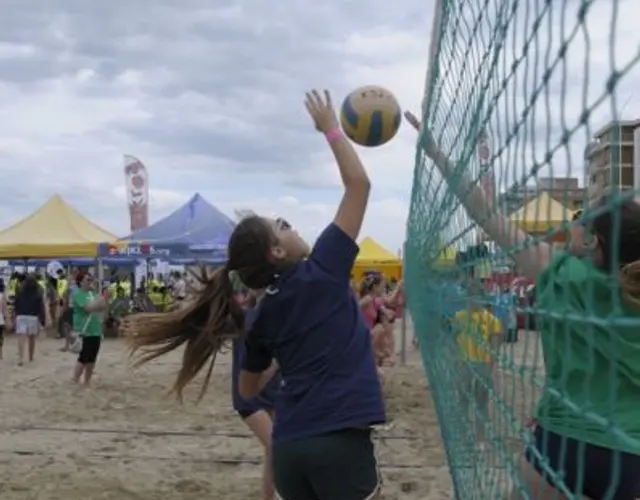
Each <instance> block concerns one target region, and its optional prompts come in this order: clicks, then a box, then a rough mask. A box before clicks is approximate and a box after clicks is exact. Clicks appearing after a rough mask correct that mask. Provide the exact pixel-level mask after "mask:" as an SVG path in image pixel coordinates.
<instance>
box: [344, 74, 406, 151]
mask: <svg viewBox="0 0 640 500" xmlns="http://www.w3.org/2000/svg"><path fill="white" fill-rule="evenodd" d="M401 121H402V111H401V110H400V105H399V104H398V101H397V100H396V98H395V97H394V96H393V94H392V93H391V92H389V91H388V90H387V89H384V88H382V87H377V86H374V85H369V86H366V87H360V88H359V89H356V90H354V91H353V92H351V93H350V94H349V95H348V96H347V98H346V99H345V100H344V102H343V103H342V109H341V110H340V123H341V125H342V130H344V133H345V135H346V136H347V137H349V139H351V140H352V141H353V142H355V143H356V144H360V145H361V146H369V147H373V146H380V145H382V144H384V143H386V142H389V141H390V140H391V139H393V136H394V135H396V133H397V132H398V129H399V128H400V123H401Z"/></svg>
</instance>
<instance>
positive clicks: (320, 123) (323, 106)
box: [304, 90, 340, 134]
mask: <svg viewBox="0 0 640 500" xmlns="http://www.w3.org/2000/svg"><path fill="white" fill-rule="evenodd" d="M305 96H306V98H305V100H304V105H305V107H306V108H307V111H308V112H309V115H310V116H311V119H312V120H313V124H314V125H315V127H316V130H317V131H318V132H322V133H323V134H326V133H328V132H331V131H334V130H339V129H340V126H339V125H338V118H337V117H336V112H335V110H334V109H333V103H332V102H331V94H330V93H329V91H328V90H325V91H324V98H323V97H322V96H321V95H320V92H318V91H317V90H312V91H311V92H307V93H306V94H305Z"/></svg>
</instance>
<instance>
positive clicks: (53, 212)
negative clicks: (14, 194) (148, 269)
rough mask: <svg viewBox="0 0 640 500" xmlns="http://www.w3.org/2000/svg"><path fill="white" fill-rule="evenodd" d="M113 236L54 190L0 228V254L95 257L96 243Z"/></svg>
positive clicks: (0, 256) (114, 238)
mask: <svg viewBox="0 0 640 500" xmlns="http://www.w3.org/2000/svg"><path fill="white" fill-rule="evenodd" d="M116 239H117V237H116V236H115V235H113V234H111V233H109V232H108V231H105V230H104V229H102V228H101V227H100V226H98V225H96V224H94V223H93V222H91V221H90V220H89V219H87V218H86V217H84V216H83V215H82V214H80V213H79V212H78V211H77V210H75V209H74V208H73V207H71V206H70V205H68V204H67V202H65V201H64V200H63V199H62V198H61V197H60V195H58V194H55V195H53V196H52V197H51V198H50V199H49V200H48V201H47V202H46V203H45V204H44V205H42V206H41V207H40V208H39V209H38V210H36V211H35V212H34V213H32V214H31V215H29V216H28V217H26V218H24V219H22V220H21V221H19V222H16V223H15V224H14V225H13V226H10V227H8V228H7V229H5V230H4V231H0V258H15V259H20V258H24V259H41V258H63V257H95V256H96V255H97V246H98V243H100V242H105V241H115V240H116Z"/></svg>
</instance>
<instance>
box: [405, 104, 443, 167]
mask: <svg viewBox="0 0 640 500" xmlns="http://www.w3.org/2000/svg"><path fill="white" fill-rule="evenodd" d="M404 118H405V119H406V120H407V121H408V122H409V123H410V124H411V126H412V127H413V128H415V129H416V130H417V131H418V132H420V131H422V140H421V145H422V149H424V152H425V153H426V154H427V156H429V157H430V158H432V159H434V158H435V157H436V156H438V154H440V148H439V147H438V145H437V144H436V141H435V139H434V138H433V135H432V134H431V130H429V129H428V128H427V127H424V130H422V129H423V127H422V123H421V122H420V120H418V118H417V117H416V115H414V114H413V113H412V112H411V111H405V112H404Z"/></svg>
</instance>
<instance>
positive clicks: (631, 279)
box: [619, 260, 640, 308]
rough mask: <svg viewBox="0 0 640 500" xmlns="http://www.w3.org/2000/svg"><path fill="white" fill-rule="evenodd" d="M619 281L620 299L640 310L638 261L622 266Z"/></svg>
mask: <svg viewBox="0 0 640 500" xmlns="http://www.w3.org/2000/svg"><path fill="white" fill-rule="evenodd" d="M619 280H620V290H621V291H622V297H623V298H624V299H625V301H626V302H627V303H629V304H631V305H632V306H634V307H637V308H640V261H638V260H637V261H635V262H631V263H629V264H627V265H625V266H623V267H622V268H621V269H620V276H619Z"/></svg>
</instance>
